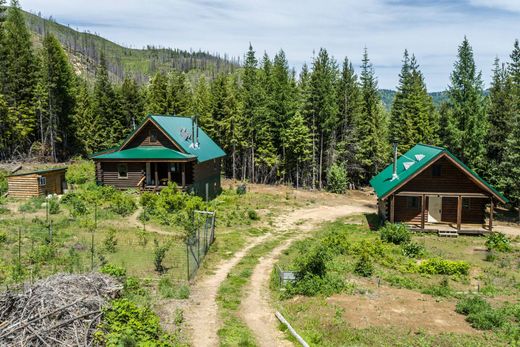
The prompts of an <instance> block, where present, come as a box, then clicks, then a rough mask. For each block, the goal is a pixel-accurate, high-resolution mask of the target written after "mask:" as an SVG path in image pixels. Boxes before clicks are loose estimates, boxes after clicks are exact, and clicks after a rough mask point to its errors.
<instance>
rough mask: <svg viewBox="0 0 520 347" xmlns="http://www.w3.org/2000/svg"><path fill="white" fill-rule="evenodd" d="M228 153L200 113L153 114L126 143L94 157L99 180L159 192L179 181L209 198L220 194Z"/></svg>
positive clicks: (122, 187) (185, 189) (117, 185)
mask: <svg viewBox="0 0 520 347" xmlns="http://www.w3.org/2000/svg"><path fill="white" fill-rule="evenodd" d="M225 155H226V154H225V152H224V151H223V150H222V149H221V148H220V147H219V146H218V145H217V144H216V143H215V142H214V141H213V140H212V139H211V138H210V137H209V136H208V135H207V134H206V133H205V132H204V130H202V129H201V128H200V127H199V126H198V124H197V122H196V120H195V119H194V118H191V117H179V116H164V115H149V116H148V117H146V119H145V120H144V121H143V122H142V123H141V124H140V125H139V126H138V127H137V129H136V130H134V131H133V132H132V133H131V134H130V135H129V136H128V137H127V138H126V139H125V140H124V141H123V143H122V144H121V145H120V146H118V147H117V148H115V149H109V150H106V151H104V152H100V153H96V154H93V155H91V158H92V159H93V160H94V162H95V163H96V181H97V183H98V184H101V185H111V186H114V187H116V188H119V189H130V188H137V189H140V190H143V191H154V192H155V191H160V190H161V189H163V188H164V187H167V186H168V184H169V183H170V182H173V183H175V184H176V185H177V187H179V189H182V190H184V191H187V192H192V193H194V194H196V195H199V196H201V197H203V198H206V200H209V199H212V198H214V197H215V196H216V195H217V194H219V193H220V190H221V186H220V173H221V158H222V157H224V156H225Z"/></svg>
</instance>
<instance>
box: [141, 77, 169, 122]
mask: <svg viewBox="0 0 520 347" xmlns="http://www.w3.org/2000/svg"><path fill="white" fill-rule="evenodd" d="M167 88H168V79H167V78H166V76H165V75H164V74H163V73H162V72H157V73H156V74H155V76H153V78H152V79H151V81H150V85H149V86H148V94H147V100H146V111H147V113H151V114H168V90H167Z"/></svg>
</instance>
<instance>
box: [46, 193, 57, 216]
mask: <svg viewBox="0 0 520 347" xmlns="http://www.w3.org/2000/svg"><path fill="white" fill-rule="evenodd" d="M47 203H48V204H49V214H58V213H59V212H60V201H59V200H58V197H57V196H54V195H53V196H52V197H51V198H50V199H47Z"/></svg>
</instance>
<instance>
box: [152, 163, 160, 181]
mask: <svg viewBox="0 0 520 347" xmlns="http://www.w3.org/2000/svg"><path fill="white" fill-rule="evenodd" d="M153 167H154V170H155V186H156V187H157V186H159V172H158V171H157V163H154V165H153Z"/></svg>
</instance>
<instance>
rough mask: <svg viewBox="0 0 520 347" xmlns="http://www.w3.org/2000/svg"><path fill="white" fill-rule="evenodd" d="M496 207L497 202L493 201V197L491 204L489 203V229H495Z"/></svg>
mask: <svg viewBox="0 0 520 347" xmlns="http://www.w3.org/2000/svg"><path fill="white" fill-rule="evenodd" d="M494 209H495V202H494V201H493V197H491V204H490V205H489V231H490V232H492V231H493V212H494Z"/></svg>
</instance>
